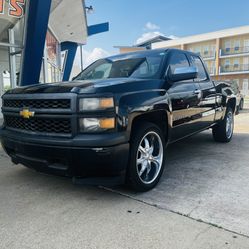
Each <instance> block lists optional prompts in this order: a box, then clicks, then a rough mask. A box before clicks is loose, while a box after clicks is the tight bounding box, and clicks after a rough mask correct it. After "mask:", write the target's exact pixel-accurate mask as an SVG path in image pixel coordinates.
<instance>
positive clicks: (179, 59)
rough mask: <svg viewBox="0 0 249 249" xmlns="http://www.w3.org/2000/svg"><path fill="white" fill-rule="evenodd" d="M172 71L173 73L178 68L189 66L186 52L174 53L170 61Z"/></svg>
mask: <svg viewBox="0 0 249 249" xmlns="http://www.w3.org/2000/svg"><path fill="white" fill-rule="evenodd" d="M169 64H170V67H171V72H172V73H173V72H174V71H175V69H176V68H179V67H189V62H188V59H187V57H186V55H185V54H183V53H174V54H173V55H172V56H171V58H170V61H169Z"/></svg>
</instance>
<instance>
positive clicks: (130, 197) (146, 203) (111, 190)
mask: <svg viewBox="0 0 249 249" xmlns="http://www.w3.org/2000/svg"><path fill="white" fill-rule="evenodd" d="M100 188H102V189H104V190H106V191H109V192H112V193H115V194H118V195H120V196H124V197H126V198H129V199H131V200H134V201H137V202H140V203H143V204H145V205H149V206H151V207H155V208H158V209H161V210H165V211H168V212H171V213H173V214H177V215H181V216H184V217H186V218H188V219H191V220H194V221H197V222H201V223H204V224H206V225H209V227H208V228H206V229H207V230H208V229H209V228H210V227H215V228H218V229H222V230H223V231H226V232H229V233H233V234H236V235H239V236H242V237H245V238H247V239H249V236H248V235H245V234H242V233H239V232H236V231H233V230H229V229H227V228H224V227H221V226H219V225H217V224H213V223H210V222H206V221H204V220H202V219H196V218H193V217H191V216H189V214H183V213H181V212H177V211H174V210H172V209H168V208H165V207H161V206H159V205H157V204H154V203H149V202H146V201H144V200H139V199H136V198H135V197H133V196H131V195H129V194H126V193H121V192H119V191H117V190H114V189H111V188H107V187H103V186H100ZM194 209H195V208H194ZM192 211H193V210H192ZM192 211H190V213H191V212H192ZM204 232H205V231H204ZM199 236H200V235H199Z"/></svg>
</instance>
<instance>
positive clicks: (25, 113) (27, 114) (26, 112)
mask: <svg viewBox="0 0 249 249" xmlns="http://www.w3.org/2000/svg"><path fill="white" fill-rule="evenodd" d="M34 115H35V112H31V111H30V110H29V109H23V110H22V111H20V116H22V117H23V118H31V117H34Z"/></svg>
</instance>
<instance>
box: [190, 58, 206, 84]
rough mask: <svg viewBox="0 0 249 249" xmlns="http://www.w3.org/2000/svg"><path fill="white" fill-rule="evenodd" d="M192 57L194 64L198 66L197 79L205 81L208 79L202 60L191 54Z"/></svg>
mask: <svg viewBox="0 0 249 249" xmlns="http://www.w3.org/2000/svg"><path fill="white" fill-rule="evenodd" d="M191 59H192V60H193V63H194V66H195V67H197V70H198V74H197V79H196V80H197V81H204V80H206V79H207V74H206V70H205V68H204V66H203V64H202V61H201V59H200V58H199V57H197V56H193V55H191Z"/></svg>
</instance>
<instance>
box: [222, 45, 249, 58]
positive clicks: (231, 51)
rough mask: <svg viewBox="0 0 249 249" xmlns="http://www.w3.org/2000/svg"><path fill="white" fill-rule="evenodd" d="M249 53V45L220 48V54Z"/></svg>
mask: <svg viewBox="0 0 249 249" xmlns="http://www.w3.org/2000/svg"><path fill="white" fill-rule="evenodd" d="M246 53H248V54H249V47H234V48H225V49H221V50H220V56H226V55H234V54H246Z"/></svg>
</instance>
